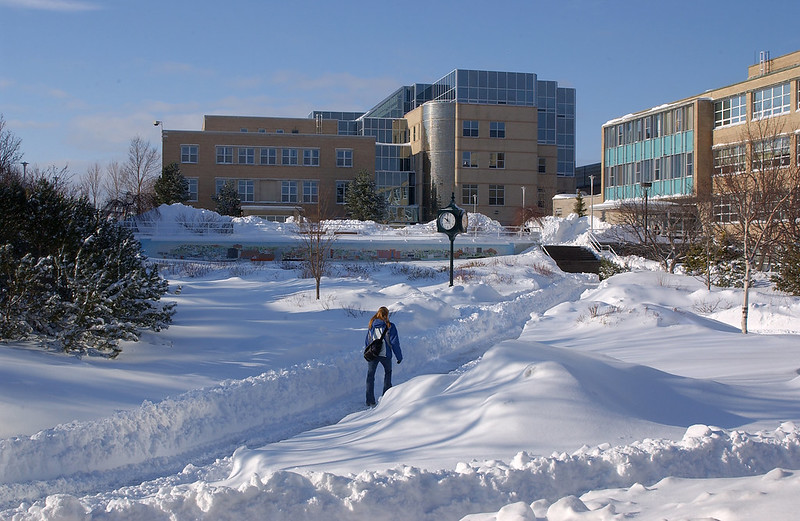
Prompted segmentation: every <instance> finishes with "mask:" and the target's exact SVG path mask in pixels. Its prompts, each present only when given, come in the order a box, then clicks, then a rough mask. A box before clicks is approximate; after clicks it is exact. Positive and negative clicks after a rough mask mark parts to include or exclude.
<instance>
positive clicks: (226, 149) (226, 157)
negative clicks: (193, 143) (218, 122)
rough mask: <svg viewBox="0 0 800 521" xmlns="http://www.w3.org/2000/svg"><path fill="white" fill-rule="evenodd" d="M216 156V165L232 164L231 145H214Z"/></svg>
mask: <svg viewBox="0 0 800 521" xmlns="http://www.w3.org/2000/svg"><path fill="white" fill-rule="evenodd" d="M216 157H217V164H218V165H232V164H233V147H232V146H228V145H216Z"/></svg>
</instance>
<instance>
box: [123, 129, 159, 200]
mask: <svg viewBox="0 0 800 521" xmlns="http://www.w3.org/2000/svg"><path fill="white" fill-rule="evenodd" d="M122 172H123V174H124V176H123V180H124V186H125V188H126V191H128V192H130V193H131V196H132V198H133V201H134V205H135V208H136V213H137V214H141V213H144V212H145V211H147V210H149V209H150V208H152V206H153V197H152V196H153V184H154V183H155V181H156V179H157V178H158V175H159V174H160V172H161V154H159V152H158V149H157V148H156V147H155V146H151V145H150V142H149V141H145V140H144V139H142V138H141V137H139V136H136V137H134V138H133V139H131V143H130V145H129V146H128V158H127V160H126V161H125V163H124V164H123V165H122Z"/></svg>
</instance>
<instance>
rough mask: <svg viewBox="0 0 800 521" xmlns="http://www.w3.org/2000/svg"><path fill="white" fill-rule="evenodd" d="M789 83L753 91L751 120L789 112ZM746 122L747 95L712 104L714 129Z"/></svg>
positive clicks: (799, 103)
mask: <svg viewBox="0 0 800 521" xmlns="http://www.w3.org/2000/svg"><path fill="white" fill-rule="evenodd" d="M790 93H791V82H789V81H787V82H785V83H781V84H779V85H770V86H769V87H764V88H762V89H759V90H756V91H753V94H752V97H753V99H752V119H754V120H755V119H763V118H769V117H772V116H779V115H781V114H787V113H788V112H789V111H791V109H792V107H791V94H790ZM797 108H798V109H800V82H798V106H797ZM745 121H747V94H744V93H742V94H736V95H734V96H730V97H727V98H725V99H721V100H719V101H715V102H714V128H718V127H724V126H726V125H735V124H736V123H744V122H745Z"/></svg>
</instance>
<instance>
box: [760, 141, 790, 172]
mask: <svg viewBox="0 0 800 521" xmlns="http://www.w3.org/2000/svg"><path fill="white" fill-rule="evenodd" d="M752 146H753V170H762V169H770V168H780V167H784V166H789V162H790V161H791V156H790V154H789V136H781V137H777V138H775V139H765V140H764V141H758V142H755V143H753V145H752Z"/></svg>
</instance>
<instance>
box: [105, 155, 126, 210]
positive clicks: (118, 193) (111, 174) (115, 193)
mask: <svg viewBox="0 0 800 521" xmlns="http://www.w3.org/2000/svg"><path fill="white" fill-rule="evenodd" d="M124 181H125V180H124V175H123V173H122V165H120V164H119V163H118V162H117V161H111V162H110V163H109V164H107V165H106V169H105V175H104V176H103V190H104V191H105V192H106V197H107V198H108V200H109V201H114V200H122V199H123V198H124V197H125V182H124Z"/></svg>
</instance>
